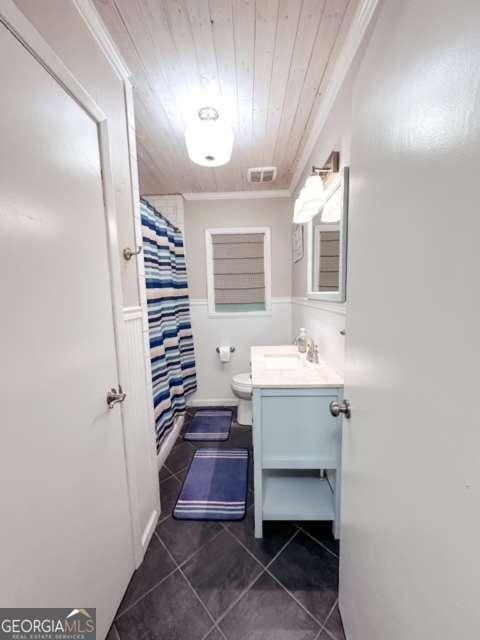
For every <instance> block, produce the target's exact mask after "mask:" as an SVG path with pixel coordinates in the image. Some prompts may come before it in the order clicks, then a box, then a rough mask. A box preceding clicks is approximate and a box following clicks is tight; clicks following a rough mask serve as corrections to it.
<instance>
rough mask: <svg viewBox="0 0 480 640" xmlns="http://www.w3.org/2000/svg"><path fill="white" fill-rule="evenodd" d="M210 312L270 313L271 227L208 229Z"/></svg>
mask: <svg viewBox="0 0 480 640" xmlns="http://www.w3.org/2000/svg"><path fill="white" fill-rule="evenodd" d="M206 243H207V280H208V308H209V311H210V313H215V314H219V313H220V314H225V315H226V314H232V313H236V314H238V313H241V314H244V313H245V314H247V313H256V314H257V315H258V314H266V313H270V297H271V296H270V290H271V282H270V229H269V228H268V227H245V228H236V229H207V230H206Z"/></svg>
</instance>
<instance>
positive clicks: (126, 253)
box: [123, 245, 142, 260]
mask: <svg viewBox="0 0 480 640" xmlns="http://www.w3.org/2000/svg"><path fill="white" fill-rule="evenodd" d="M139 253H142V247H141V246H140V245H139V246H138V247H137V250H136V251H134V250H133V249H130V247H125V249H124V250H123V257H124V258H125V260H130V258H131V257H132V256H138V254H139Z"/></svg>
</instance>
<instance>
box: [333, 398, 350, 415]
mask: <svg viewBox="0 0 480 640" xmlns="http://www.w3.org/2000/svg"><path fill="white" fill-rule="evenodd" d="M329 408H330V413H331V414H332V416H333V417H334V418H338V416H339V415H340V414H341V413H343V415H344V416H345V418H347V419H348V418H350V416H351V415H352V411H351V408H350V403H349V401H348V400H343V401H342V403H339V402H337V401H336V400H332V402H330V404H329Z"/></svg>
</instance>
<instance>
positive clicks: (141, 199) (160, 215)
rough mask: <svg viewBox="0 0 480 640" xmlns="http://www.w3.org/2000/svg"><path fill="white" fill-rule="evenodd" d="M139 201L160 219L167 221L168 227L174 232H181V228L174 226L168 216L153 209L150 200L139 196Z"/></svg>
mask: <svg viewBox="0 0 480 640" xmlns="http://www.w3.org/2000/svg"><path fill="white" fill-rule="evenodd" d="M140 202H143V204H144V205H145V206H146V207H148V208H149V209H151V210H152V212H153V213H154V214H155V215H156V216H157V217H158V218H160V219H161V220H163V221H164V222H166V223H167V225H168V226H169V227H170V229H172V230H173V231H175V233H183V232H182V230H181V229H179V228H178V227H176V226H175V225H174V224H172V223H171V222H170V220H169V219H168V218H166V217H165V216H164V215H162V214H161V213H160V211H157V209H155V207H154V206H153V204H150V202H148V200H145V198H142V197H140Z"/></svg>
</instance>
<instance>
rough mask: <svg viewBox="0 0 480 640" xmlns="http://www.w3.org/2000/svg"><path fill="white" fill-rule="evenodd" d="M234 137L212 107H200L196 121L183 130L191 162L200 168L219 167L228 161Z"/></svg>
mask: <svg viewBox="0 0 480 640" xmlns="http://www.w3.org/2000/svg"><path fill="white" fill-rule="evenodd" d="M233 140H234V135H233V131H232V129H231V128H230V127H229V126H228V124H227V123H226V122H225V121H224V120H222V118H220V115H219V113H218V111H217V110H216V109H214V108H213V107H202V109H200V111H199V112H198V120H195V122H193V123H191V124H190V125H189V126H188V127H187V128H186V129H185V143H186V145H187V152H188V155H189V157H190V160H191V161H192V162H195V164H199V165H201V166H202V167H221V166H222V165H224V164H227V162H229V161H230V158H231V155H232V149H233Z"/></svg>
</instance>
